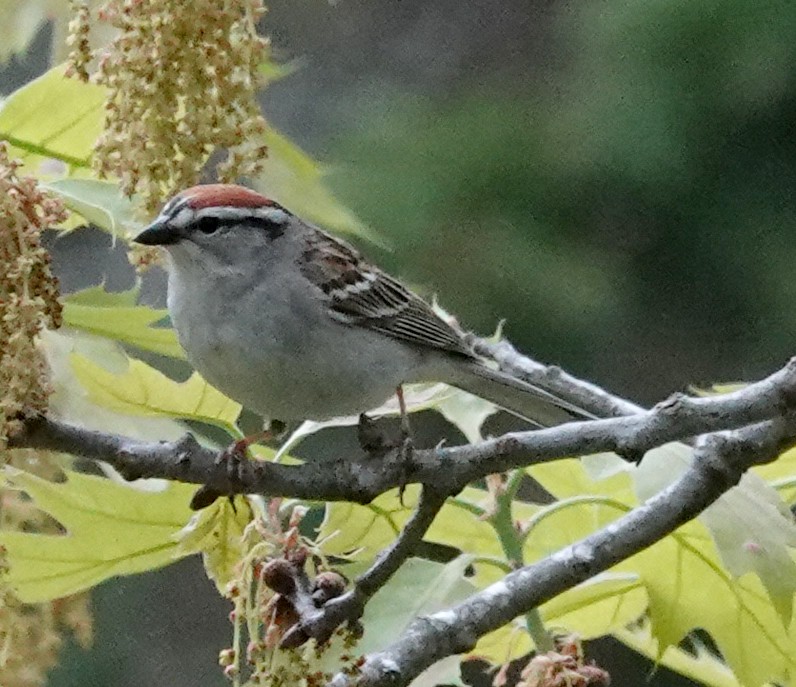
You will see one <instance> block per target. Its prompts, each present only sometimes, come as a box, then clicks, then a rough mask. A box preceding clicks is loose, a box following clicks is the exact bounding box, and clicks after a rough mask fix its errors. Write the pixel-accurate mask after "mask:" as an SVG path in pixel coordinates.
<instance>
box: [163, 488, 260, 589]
mask: <svg viewBox="0 0 796 687" xmlns="http://www.w3.org/2000/svg"><path fill="white" fill-rule="evenodd" d="M251 518H252V513H251V508H249V504H248V501H247V500H246V499H245V498H244V497H242V496H238V497H235V503H234V505H233V504H232V503H230V501H229V499H217V500H216V501H215V503H213V504H212V505H210V506H208V507H207V508H203V509H202V510H201V511H199V512H198V513H194V515H193V517H192V518H191V520H190V522H189V523H188V524H187V525H186V526H185V527H183V528H182V529H181V530H180V532H179V533H178V535H177V541H178V549H177V550H178V551H179V553H180V554H181V555H183V556H187V555H188V554H192V553H201V554H202V560H203V561H204V566H205V570H206V571H207V576H208V577H209V578H210V579H211V580H213V582H215V583H216V587H217V589H218V591H219V593H220V594H224V593H225V592H226V588H227V585H228V584H229V582H230V580H232V578H233V577H234V573H235V566H236V565H237V564H238V563H240V561H241V558H242V557H243V555H244V554H245V553H246V548H245V545H244V541H243V531H244V529H245V528H246V525H248V524H249V522H250V521H251Z"/></svg>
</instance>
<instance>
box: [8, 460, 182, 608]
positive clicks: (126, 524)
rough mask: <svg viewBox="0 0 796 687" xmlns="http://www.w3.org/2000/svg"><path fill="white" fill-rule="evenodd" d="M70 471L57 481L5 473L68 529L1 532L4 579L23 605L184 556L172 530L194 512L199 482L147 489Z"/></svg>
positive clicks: (11, 470) (11, 483)
mask: <svg viewBox="0 0 796 687" xmlns="http://www.w3.org/2000/svg"><path fill="white" fill-rule="evenodd" d="M66 476H67V481H65V482H60V483H55V482H49V481H47V480H44V479H41V478H40V477H36V476H35V475H31V474H29V473H26V472H23V471H21V470H16V469H14V468H10V467H6V468H4V470H3V473H2V481H3V482H4V484H3V488H6V489H8V488H15V489H21V490H23V491H25V493H27V494H28V495H29V496H30V497H31V498H32V499H33V501H34V502H35V503H36V506H37V507H38V508H40V509H41V510H43V511H44V512H46V513H49V514H50V515H51V516H52V517H53V518H55V519H56V520H57V521H58V522H59V523H61V525H62V526H63V527H64V528H65V529H66V534H64V535H53V534H33V533H27V532H8V531H1V532H0V545H2V546H3V547H5V549H6V558H7V561H8V566H9V571H8V574H7V576H6V578H5V579H6V581H7V582H8V584H9V585H10V586H11V587H12V588H13V589H14V591H15V593H16V594H17V595H18V596H19V598H20V599H22V600H23V601H24V602H26V603H37V602H40V601H47V600H49V599H56V598H60V597H63V596H67V595H69V594H75V593H76V592H79V591H82V590H84V589H88V588H90V587H93V586H95V585H97V584H99V583H100V582H102V581H103V580H107V579H108V578H111V577H116V576H118V575H131V574H133V573H140V572H144V571H146V570H153V569H155V568H159V567H162V566H164V565H168V564H169V563H171V562H173V561H174V560H176V558H178V557H180V555H182V554H180V552H179V551H178V550H177V544H176V541H175V540H174V534H175V533H176V532H177V531H178V530H179V529H180V528H182V527H183V526H184V525H185V523H186V522H187V520H188V519H189V518H190V517H191V514H192V511H191V510H190V508H189V506H188V504H189V501H190V499H191V496H192V494H193V492H194V491H195V489H196V487H195V486H190V485H185V484H177V483H170V484H168V485H167V486H165V487H164V488H163V490H161V491H158V492H151V491H149V492H146V491H140V490H138V489H134V488H132V487H130V486H127V485H123V484H118V483H116V482H113V481H111V480H108V479H104V478H101V477H95V476H92V475H84V474H80V473H76V472H71V471H67V472H66Z"/></svg>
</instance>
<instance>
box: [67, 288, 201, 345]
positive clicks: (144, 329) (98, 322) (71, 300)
mask: <svg viewBox="0 0 796 687" xmlns="http://www.w3.org/2000/svg"><path fill="white" fill-rule="evenodd" d="M137 293H138V291H137V289H132V290H130V291H127V292H125V294H126V295H124V296H116V295H113V296H111V295H110V294H108V292H107V291H105V290H104V289H103V288H102V287H101V286H95V287H92V288H90V289H85V290H84V291H79V292H78V293H74V294H71V295H69V296H67V297H66V298H65V299H64V323H65V324H66V325H68V326H69V327H73V328H75V329H80V330H82V331H84V332H89V333H90V334H97V335H99V336H104V337H107V338H109V339H114V340H116V341H120V342H122V343H126V344H130V345H131V346H135V347H136V348H140V349H142V350H145V351H152V352H153V353H159V354H160V355H165V356H169V357H171V358H180V359H183V358H185V352H184V351H183V350H182V347H181V346H180V344H179V342H178V341H177V335H176V333H175V332H174V330H173V329H171V328H170V327H154V326H152V325H154V324H156V323H157V322H161V321H162V320H163V319H164V318H166V317H168V311H167V310H156V309H154V308H149V307H147V306H144V305H135V296H136V295H137ZM131 296H132V297H131Z"/></svg>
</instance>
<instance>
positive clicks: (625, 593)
mask: <svg viewBox="0 0 796 687" xmlns="http://www.w3.org/2000/svg"><path fill="white" fill-rule="evenodd" d="M646 607H647V592H646V588H645V587H644V583H643V582H642V580H641V579H640V578H639V576H638V575H635V574H632V573H610V572H609V573H602V574H600V575H597V576H596V577H593V578H591V579H590V580H586V582H583V583H581V584H579V585H578V586H577V587H573V588H572V589H569V590H567V591H566V592H564V593H563V594H559V595H558V596H557V597H555V598H554V599H551V600H550V601H548V602H547V603H546V604H544V605H543V606H542V607H541V612H542V618H543V619H544V621H545V624H546V625H547V626H548V627H565V628H567V630H570V631H574V632H577V633H578V635H579V636H580V637H581V638H583V639H592V638H594V637H602V636H603V635H606V634H609V633H610V632H612V631H614V630H616V629H620V628H623V627H625V626H626V625H628V624H629V623H631V622H634V621H636V620H638V619H639V618H640V617H641V616H642V615H643V613H644V611H645V609H646Z"/></svg>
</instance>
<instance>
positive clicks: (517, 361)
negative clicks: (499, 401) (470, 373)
mask: <svg viewBox="0 0 796 687" xmlns="http://www.w3.org/2000/svg"><path fill="white" fill-rule="evenodd" d="M468 339H469V341H470V343H471V344H472V346H473V348H474V349H475V351H476V352H477V353H478V354H479V355H483V356H484V357H485V358H491V359H492V360H494V361H495V362H496V363H497V364H498V365H499V366H500V368H501V370H503V371H504V372H508V373H509V374H511V375H514V376H515V377H519V378H520V379H524V380H525V381H526V382H530V383H531V384H535V385H536V386H539V387H541V388H543V389H545V390H546V391H550V392H551V393H554V394H555V395H556V396H559V397H560V398H563V399H564V400H566V401H569V402H570V403H573V404H574V405H576V406H578V407H580V408H583V409H584V410H588V411H589V412H591V413H594V414H595V415H596V416H597V417H614V416H619V415H633V414H634V413H639V412H642V411H644V410H645V409H644V408H642V407H641V406H638V405H636V404H635V403H631V402H630V401H628V400H625V399H624V398H620V397H619V396H614V395H613V394H611V393H609V392H607V391H606V390H605V389H602V388H601V387H599V386H597V385H596V384H592V383H591V382H587V381H584V380H582V379H578V378H577V377H573V376H572V375H570V374H568V373H567V372H564V371H563V370H562V369H561V368H560V367H556V366H555V365H544V364H542V363H540V362H538V361H536V360H533V359H531V358H528V357H527V356H524V355H522V354H521V353H519V352H518V351H517V349H516V348H514V346H512V345H511V344H510V343H509V342H508V341H506V340H505V339H504V340H501V341H499V342H497V343H495V342H491V341H487V340H485V339H481V338H478V337H476V336H474V335H471V336H469V337H468Z"/></svg>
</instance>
